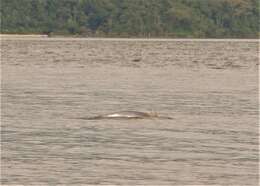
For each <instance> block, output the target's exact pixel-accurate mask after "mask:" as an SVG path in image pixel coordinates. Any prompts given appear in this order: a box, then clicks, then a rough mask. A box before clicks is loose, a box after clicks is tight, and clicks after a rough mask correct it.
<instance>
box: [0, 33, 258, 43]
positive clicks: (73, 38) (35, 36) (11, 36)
mask: <svg viewBox="0 0 260 186" xmlns="http://www.w3.org/2000/svg"><path fill="white" fill-rule="evenodd" d="M0 39H8V40H9V39H11V40H12V39H19V40H27V39H28V40H30V39H40V40H57V41H58V40H64V39H65V40H71V41H77V40H88V41H99V40H100V41H248V42H250V41H260V39H259V38H165V37H164V38H153V37H151V38H141V37H128V38H127V37H83V36H73V35H55V36H48V35H46V34H0Z"/></svg>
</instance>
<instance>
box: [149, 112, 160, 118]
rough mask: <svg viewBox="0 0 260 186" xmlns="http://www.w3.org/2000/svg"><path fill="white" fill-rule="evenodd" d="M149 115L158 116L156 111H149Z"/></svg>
mask: <svg viewBox="0 0 260 186" xmlns="http://www.w3.org/2000/svg"><path fill="white" fill-rule="evenodd" d="M149 115H150V116H151V117H158V113H157V112H155V111H152V112H150V114H149Z"/></svg>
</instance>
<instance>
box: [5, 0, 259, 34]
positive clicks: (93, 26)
mask: <svg viewBox="0 0 260 186" xmlns="http://www.w3.org/2000/svg"><path fill="white" fill-rule="evenodd" d="M0 13H1V33H9V34H12V33H18V34H29V33H39V34H49V35H59V34H61V35H67V34H68V35H72V34H73V35H80V36H91V37H95V36H104V37H172V38H178V37H193V38H257V37H258V36H259V17H258V16H259V4H258V0H196V1H194V0H1V12H0Z"/></svg>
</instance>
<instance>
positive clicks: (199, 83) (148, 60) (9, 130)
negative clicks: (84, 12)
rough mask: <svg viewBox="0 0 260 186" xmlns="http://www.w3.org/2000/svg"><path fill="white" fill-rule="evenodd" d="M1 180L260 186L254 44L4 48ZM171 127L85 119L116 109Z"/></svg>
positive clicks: (68, 42)
mask: <svg viewBox="0 0 260 186" xmlns="http://www.w3.org/2000/svg"><path fill="white" fill-rule="evenodd" d="M1 54H2V60H1V61H2V89H1V92H2V102H1V103H2V120H1V145H2V152H1V155H2V158H1V172H2V176H1V182H2V184H10V185H11V184H24V185H40V184H46V185H55V184H65V185H73V184H75V185H77V184H130V185H137V184H139V185H140V184H143V185H151V184H153V185H163V184H168V185H176V184H179V185H190V184H202V185H210V184H221V185H246V184H251V185H257V183H258V173H259V172H258V165H259V164H258V162H259V153H258V106H259V105H258V41H257V40H161V41H160V40H153V41H147V40H120V39H118V40H117V39H114V40H102V39H49V38H42V39H41V38H31V39H30V38H27V39H25V38H24V39H23V38H17V39H15V38H9V39H3V40H2V45H1ZM122 110H137V111H156V112H158V113H160V114H163V115H167V116H171V117H173V118H174V119H173V120H163V119H159V118H158V119H143V120H89V121H88V120H82V119H79V118H80V117H91V116H95V115H98V114H104V113H110V112H113V111H122Z"/></svg>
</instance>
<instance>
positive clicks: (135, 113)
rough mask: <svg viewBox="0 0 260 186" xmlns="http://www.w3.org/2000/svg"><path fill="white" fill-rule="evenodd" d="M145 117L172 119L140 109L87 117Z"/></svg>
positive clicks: (90, 118)
mask: <svg viewBox="0 0 260 186" xmlns="http://www.w3.org/2000/svg"><path fill="white" fill-rule="evenodd" d="M144 118H162V119H172V118H171V117H165V116H158V115H157V114H152V113H146V112H138V111H121V112H114V113H110V114H105V115H98V116H94V117H89V118H85V119H88V120H98V119H144Z"/></svg>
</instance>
